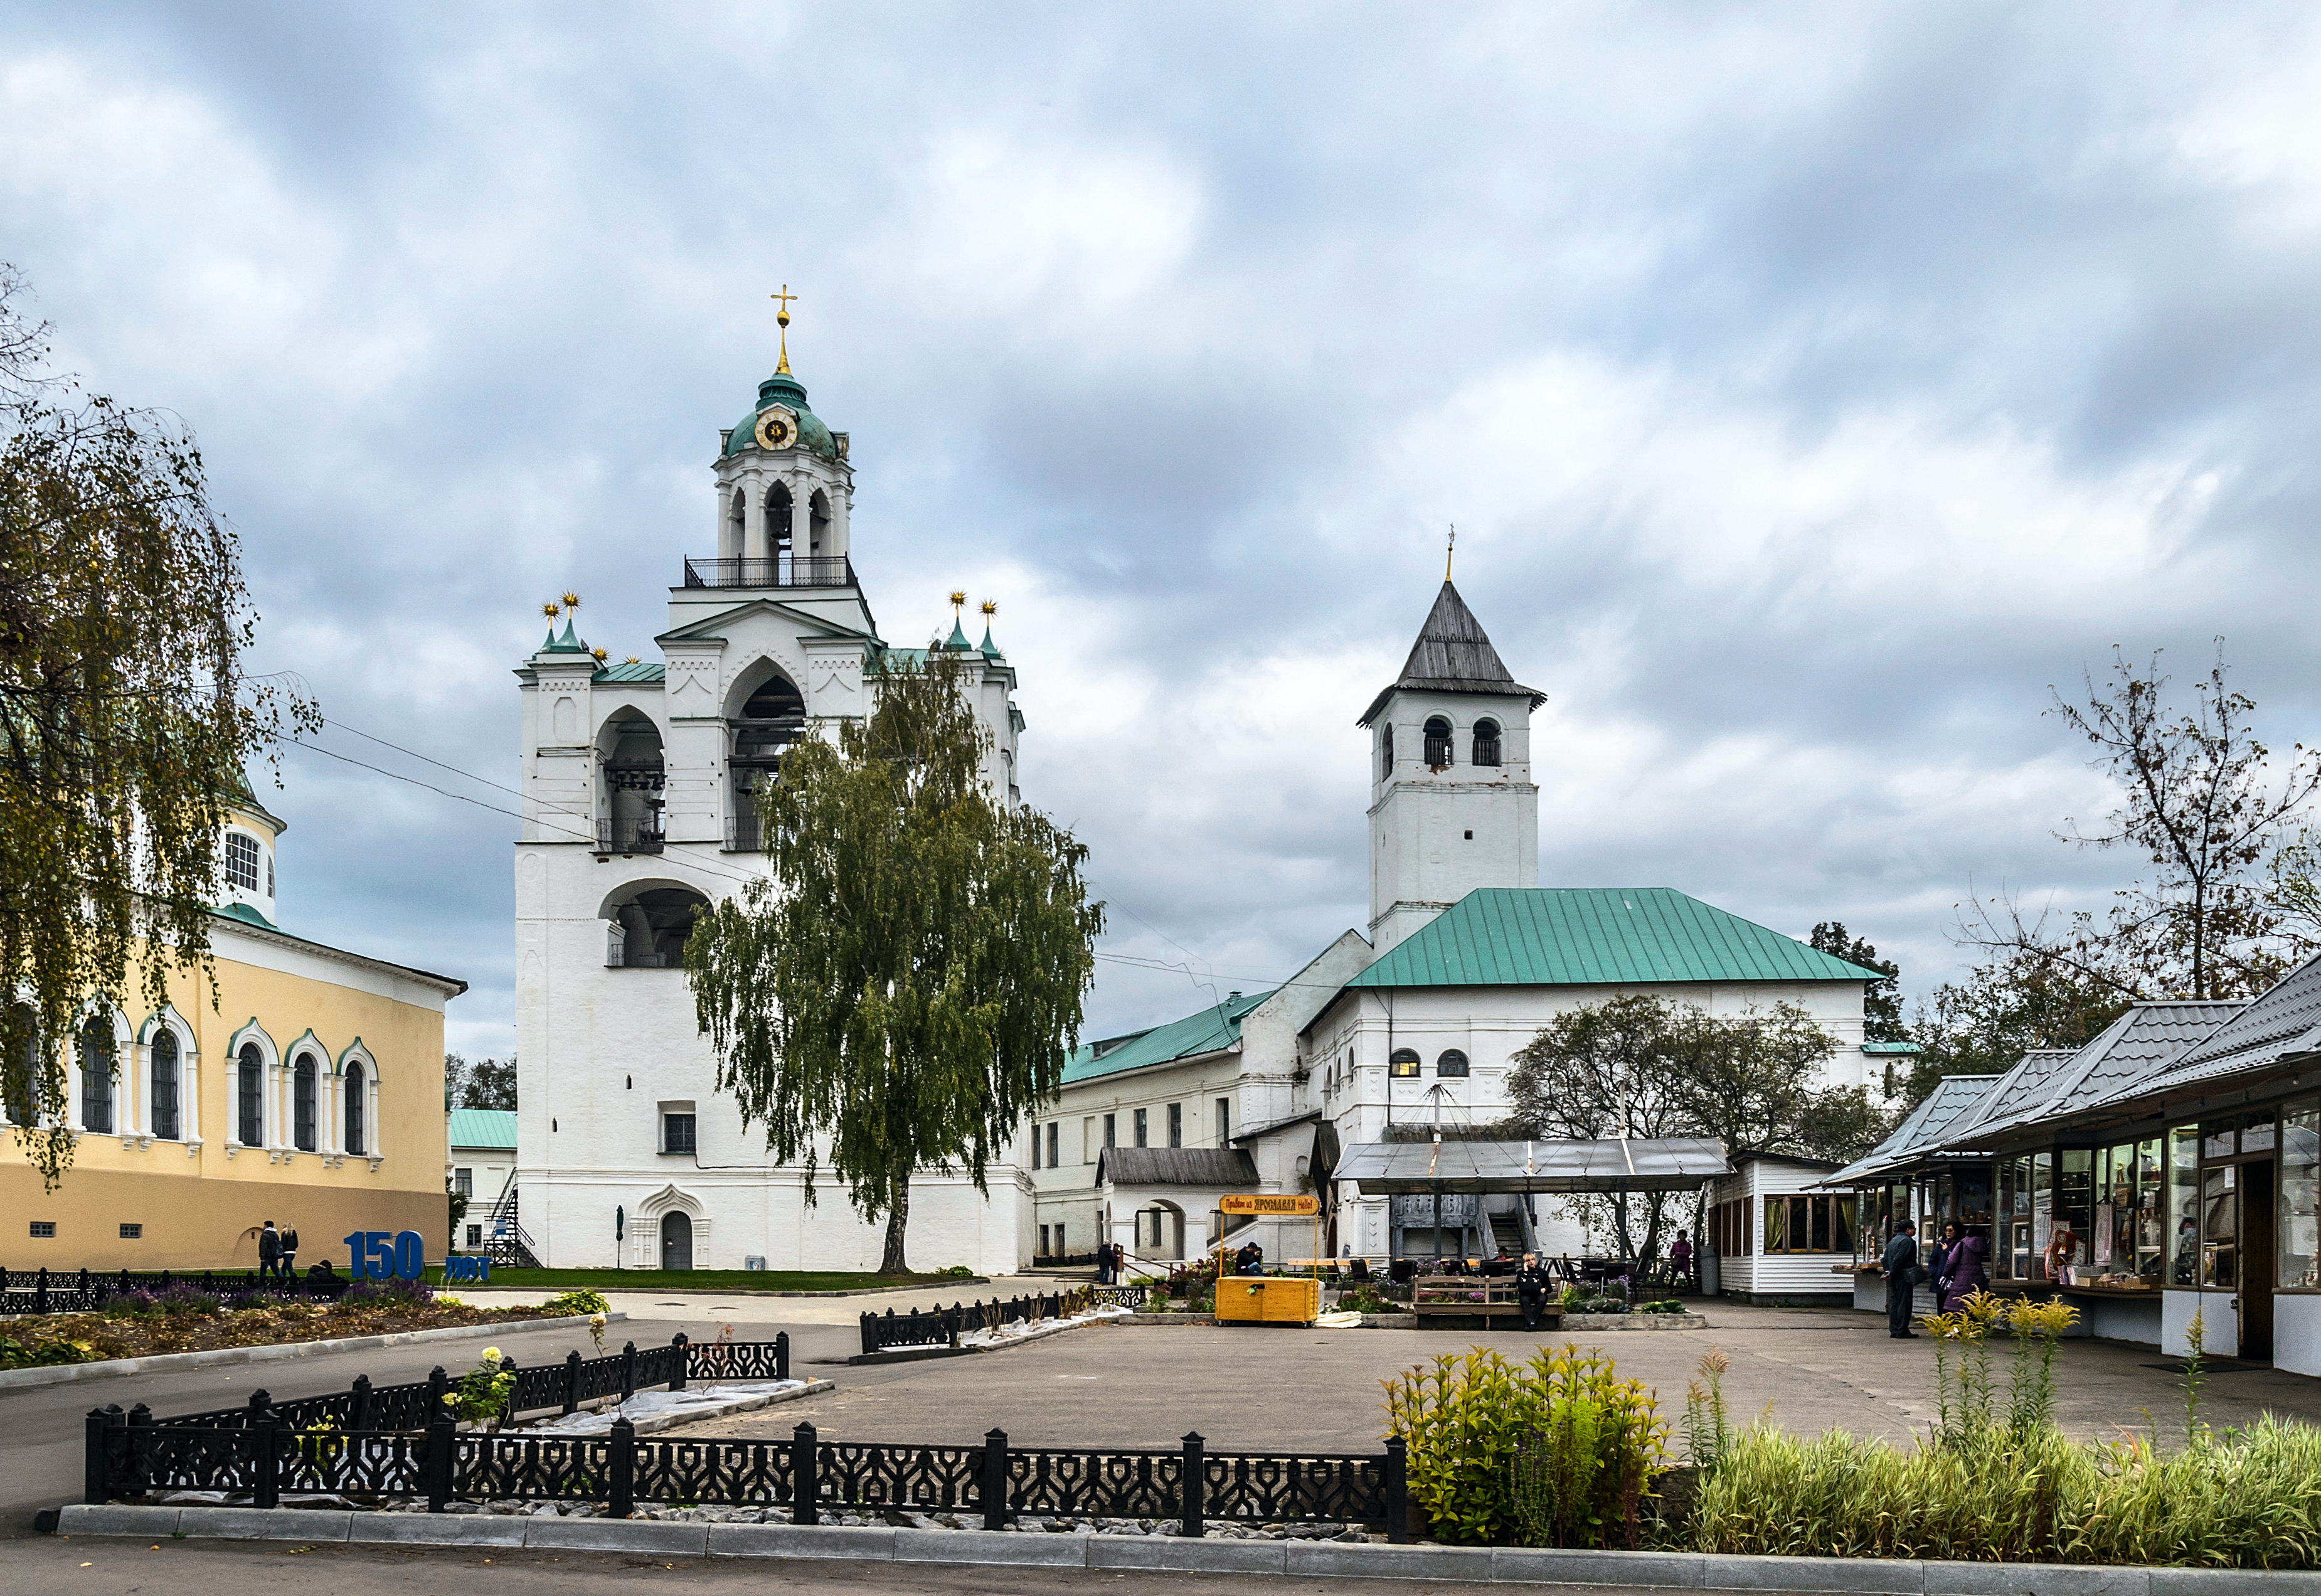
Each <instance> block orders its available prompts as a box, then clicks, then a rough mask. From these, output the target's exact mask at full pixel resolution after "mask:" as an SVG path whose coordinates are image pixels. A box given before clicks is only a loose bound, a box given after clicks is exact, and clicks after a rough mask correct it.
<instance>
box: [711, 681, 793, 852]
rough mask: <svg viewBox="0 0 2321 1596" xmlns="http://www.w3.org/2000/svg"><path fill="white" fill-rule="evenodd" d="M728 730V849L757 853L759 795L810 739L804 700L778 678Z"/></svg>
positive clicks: (752, 698) (762, 688) (759, 692)
mask: <svg viewBox="0 0 2321 1596" xmlns="http://www.w3.org/2000/svg"><path fill="white" fill-rule="evenodd" d="M725 724H726V725H728V726H729V727H731V728H732V730H733V752H732V753H730V754H729V755H727V757H726V762H725V763H726V771H727V773H728V774H729V776H730V777H731V779H732V781H733V803H732V807H731V808H730V809H729V810H728V813H729V814H730V815H731V816H733V819H732V821H731V823H730V825H729V828H728V830H729V834H728V836H727V838H726V846H727V847H729V848H731V849H734V850H736V851H738V852H741V853H756V852H757V851H758V849H759V847H760V845H761V839H760V835H759V831H760V826H759V819H758V800H757V791H758V789H759V788H760V787H762V786H764V785H765V784H766V783H768V782H769V781H772V780H777V779H778V776H779V774H780V771H781V762H782V753H783V752H784V751H785V750H786V749H787V748H788V747H789V746H790V744H791V743H796V741H797V740H798V739H799V738H800V737H802V736H804V735H805V734H806V696H805V695H804V694H803V693H800V692H799V691H798V689H797V686H796V683H794V682H792V681H791V680H790V679H789V678H788V677H787V676H783V675H781V674H780V673H778V672H777V673H776V674H774V675H772V676H769V677H768V678H767V679H765V681H764V682H763V683H762V684H761V685H760V687H759V688H758V689H757V690H756V691H754V692H752V693H751V695H750V698H749V701H748V702H747V703H745V704H743V705H742V713H741V714H740V715H738V716H734V717H733V719H732V720H730V721H728V722H726V723H725Z"/></svg>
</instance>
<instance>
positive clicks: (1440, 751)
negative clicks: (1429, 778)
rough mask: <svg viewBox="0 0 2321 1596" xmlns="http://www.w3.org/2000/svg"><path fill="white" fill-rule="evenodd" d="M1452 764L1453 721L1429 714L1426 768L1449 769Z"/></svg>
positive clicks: (1433, 769) (1432, 769)
mask: <svg viewBox="0 0 2321 1596" xmlns="http://www.w3.org/2000/svg"><path fill="white" fill-rule="evenodd" d="M1450 765H1451V723H1450V722H1449V721H1447V720H1444V719H1443V717H1442V716H1439V715H1437V716H1429V717H1428V719H1427V722H1426V768H1427V769H1428V770H1430V771H1442V770H1447V769H1449V768H1450Z"/></svg>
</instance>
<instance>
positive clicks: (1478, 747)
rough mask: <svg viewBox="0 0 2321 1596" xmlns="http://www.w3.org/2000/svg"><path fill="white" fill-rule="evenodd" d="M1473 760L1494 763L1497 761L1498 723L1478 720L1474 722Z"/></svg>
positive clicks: (1488, 763)
mask: <svg viewBox="0 0 2321 1596" xmlns="http://www.w3.org/2000/svg"><path fill="white" fill-rule="evenodd" d="M1475 762H1476V763H1477V764H1479V765H1496V764H1497V763H1498V762H1499V723H1498V722H1497V721H1495V720H1479V721H1477V722H1476V723H1475Z"/></svg>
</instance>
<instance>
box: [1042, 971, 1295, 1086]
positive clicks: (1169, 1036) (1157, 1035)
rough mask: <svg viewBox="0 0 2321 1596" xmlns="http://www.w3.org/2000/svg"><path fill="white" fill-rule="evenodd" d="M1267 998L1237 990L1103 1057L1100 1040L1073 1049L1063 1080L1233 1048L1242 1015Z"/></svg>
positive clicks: (1137, 1036)
mask: <svg viewBox="0 0 2321 1596" xmlns="http://www.w3.org/2000/svg"><path fill="white" fill-rule="evenodd" d="M1271 996H1273V994H1272V993H1271V992H1270V991H1265V992H1236V993H1234V994H1233V996H1232V997H1230V998H1228V999H1225V1000H1224V1002H1222V1003H1218V1004H1215V1005H1212V1006H1211V1007H1209V1008H1204V1009H1201V1010H1200V1011H1198V1012H1197V1013H1194V1014H1188V1015H1187V1016H1186V1017H1184V1018H1183V1019H1180V1020H1171V1021H1170V1023H1169V1024H1167V1025H1165V1026H1154V1027H1153V1028H1152V1029H1151V1030H1149V1031H1139V1032H1137V1033H1136V1034H1135V1035H1133V1036H1131V1037H1129V1038H1128V1039H1127V1040H1126V1041H1124V1042H1122V1043H1121V1044H1119V1045H1117V1046H1115V1047H1112V1048H1109V1049H1107V1050H1106V1053H1105V1055H1104V1056H1103V1057H1102V1058H1098V1057H1097V1053H1096V1050H1097V1046H1098V1045H1099V1044H1095V1043H1091V1044H1088V1045H1087V1046H1085V1047H1076V1048H1074V1049H1072V1056H1071V1057H1070V1058H1069V1059H1066V1060H1065V1061H1064V1084H1065V1085H1066V1086H1077V1085H1078V1084H1079V1083H1080V1082H1081V1081H1093V1080H1095V1079H1096V1078H1097V1077H1098V1076H1101V1075H1116V1074H1118V1073H1119V1072H1121V1071H1123V1070H1136V1069H1142V1067H1144V1066H1145V1065H1146V1064H1165V1063H1167V1062H1170V1060H1171V1059H1183V1058H1194V1057H1197V1056H1198V1055H1199V1054H1201V1053H1215V1052H1217V1051H1219V1050H1220V1049H1223V1048H1227V1047H1231V1046H1232V1045H1233V1044H1234V1043H1236V1042H1238V1041H1240V1040H1241V1022H1242V1016H1244V1015H1246V1014H1247V1013H1249V1011H1250V1010H1251V1009H1252V1008H1256V1007H1257V1006H1258V1005H1259V1004H1261V1003H1262V1002H1264V1001H1265V1000H1266V999H1268V998H1270V997H1271Z"/></svg>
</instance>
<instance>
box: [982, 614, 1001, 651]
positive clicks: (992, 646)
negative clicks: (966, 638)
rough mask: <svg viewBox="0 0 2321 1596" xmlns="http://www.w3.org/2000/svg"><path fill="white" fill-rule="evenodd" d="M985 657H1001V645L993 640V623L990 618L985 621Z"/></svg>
mask: <svg viewBox="0 0 2321 1596" xmlns="http://www.w3.org/2000/svg"><path fill="white" fill-rule="evenodd" d="M983 657H984V658H985V659H987V660H996V659H997V658H998V657H999V646H998V644H997V643H993V642H992V641H991V623H990V622H989V621H988V620H987V621H985V622H984V623H983Z"/></svg>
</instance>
